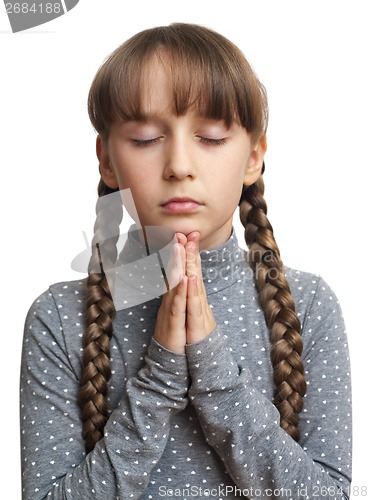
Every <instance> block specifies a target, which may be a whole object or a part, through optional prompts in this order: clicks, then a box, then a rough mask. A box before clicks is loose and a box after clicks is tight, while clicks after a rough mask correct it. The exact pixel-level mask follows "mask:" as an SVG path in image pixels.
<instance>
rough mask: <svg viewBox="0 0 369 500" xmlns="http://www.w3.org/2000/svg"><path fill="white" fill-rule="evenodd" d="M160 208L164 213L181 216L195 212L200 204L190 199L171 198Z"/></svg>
mask: <svg viewBox="0 0 369 500" xmlns="http://www.w3.org/2000/svg"><path fill="white" fill-rule="evenodd" d="M161 206H162V208H163V209H164V210H165V211H166V212H170V213H175V214H181V213H191V212H195V211H196V210H198V209H199V207H201V206H202V203H200V202H198V201H196V200H193V199H192V198H171V199H170V200H168V201H166V202H164V203H162V204H161Z"/></svg>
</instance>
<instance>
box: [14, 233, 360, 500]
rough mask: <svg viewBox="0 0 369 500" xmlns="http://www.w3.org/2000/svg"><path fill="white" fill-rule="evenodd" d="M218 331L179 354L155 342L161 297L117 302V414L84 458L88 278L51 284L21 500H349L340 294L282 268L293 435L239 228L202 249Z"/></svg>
mask: <svg viewBox="0 0 369 500" xmlns="http://www.w3.org/2000/svg"><path fill="white" fill-rule="evenodd" d="M201 257H202V266H203V276H204V282H205V286H206V290H207V295H208V301H209V304H210V305H211V307H212V308H213V313H214V317H215V319H216V321H217V324H218V327H217V328H216V330H215V331H213V332H212V333H211V334H210V335H209V336H208V337H207V338H205V339H204V340H202V341H201V342H199V343H197V344H194V345H188V346H187V347H186V354H183V355H181V354H175V353H172V352H170V351H168V350H166V349H165V348H163V347H161V346H160V345H159V344H158V343H157V342H156V341H155V340H154V339H153V330H154V326H155V320H156V314H157V310H158V308H159V305H160V300H161V299H160V297H158V298H155V299H153V300H150V301H149V302H146V303H145V304H140V305H137V306H134V307H132V308H128V309H127V308H126V309H124V310H121V311H118V313H117V316H116V318H115V320H114V334H113V338H112V341H111V358H112V378H111V380H110V382H109V407H110V418H109V420H108V423H107V425H106V427H105V436H104V438H103V439H101V440H100V441H99V442H98V444H97V445H96V447H95V449H94V450H93V451H92V452H91V453H89V454H88V455H87V456H86V454H85V452H84V443H83V440H82V437H81V429H82V425H81V421H80V409H79V406H78V402H77V393H78V390H79V380H80V373H81V351H82V348H81V343H82V342H81V339H82V335H83V331H84V307H85V306H84V294H85V289H86V281H85V280H81V281H73V282H67V283H58V284H55V285H52V286H51V287H50V288H49V290H48V291H46V292H45V293H43V294H42V295H41V296H40V297H39V298H38V299H37V300H36V301H35V302H34V304H33V305H32V307H31V308H30V311H29V314H28V316H27V319H26V324H25V333H24V344H23V354H22V368H21V442H22V445H21V446H22V481H23V498H24V499H26V500H38V499H43V498H53V499H65V500H75V499H84V500H86V499H101V500H110V499H116V498H119V499H131V498H132V499H137V498H141V499H154V500H158V499H160V498H169V497H174V498H182V499H186V500H191V499H192V498H195V497H199V498H214V499H216V500H218V499H219V500H220V499H221V500H229V499H236V498H250V499H257V498H286V499H291V500H297V499H320V498H324V499H327V498H329V499H333V498H348V497H349V486H350V481H351V394H350V391H351V387H350V364H349V352H348V346H347V338H346V333H345V327H344V323H343V319H342V315H341V310H340V306H339V304H338V302H337V299H336V297H335V295H334V293H333V292H332V290H331V289H330V288H329V287H328V285H327V284H326V283H325V282H324V281H323V280H322V279H321V278H320V277H318V276H316V275H312V274H308V273H303V272H299V271H295V270H292V269H289V268H287V269H286V275H287V278H288V280H289V283H290V286H291V289H292V293H293V295H294V298H295V300H296V305H297V308H298V313H299V317H300V320H301V323H302V331H303V341H304V351H303V361H304V366H305V375H306V379H307V383H308V388H307V394H306V396H305V398H304V409H303V411H302V413H301V414H300V417H301V418H300V430H301V439H300V442H299V443H298V444H297V443H296V442H295V441H294V440H293V439H291V438H290V437H289V436H288V435H287V434H286V433H285V432H284V431H283V430H282V429H281V428H280V426H279V413H278V411H277V410H276V408H275V406H274V405H273V403H272V400H273V391H274V384H273V379H272V376H273V375H272V372H273V370H272V365H271V361H270V340H269V331H268V328H267V326H266V324H265V319H264V315H263V312H262V310H261V308H260V306H259V303H258V298H257V291H256V289H255V286H254V283H253V279H252V272H251V270H250V268H249V266H248V264H247V263H246V261H245V259H244V252H243V250H241V249H240V248H239V247H238V243H237V241H236V237H235V236H232V237H231V238H230V240H229V241H228V242H227V243H226V245H225V246H223V247H220V248H218V249H216V250H211V251H203V252H202V253H201Z"/></svg>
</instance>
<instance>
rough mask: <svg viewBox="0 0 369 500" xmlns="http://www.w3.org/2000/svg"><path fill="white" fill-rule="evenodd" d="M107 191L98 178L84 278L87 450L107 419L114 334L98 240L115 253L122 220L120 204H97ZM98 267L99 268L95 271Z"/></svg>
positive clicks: (82, 398) (83, 387) (83, 388)
mask: <svg viewBox="0 0 369 500" xmlns="http://www.w3.org/2000/svg"><path fill="white" fill-rule="evenodd" d="M109 192H111V191H110V190H109V188H107V186H106V185H105V184H104V182H103V181H102V180H100V183H99V187H98V194H99V200H98V203H97V206H96V222H95V226H94V238H93V242H92V257H91V260H90V265H89V275H88V278H87V292H86V330H85V333H84V336H83V357H82V377H81V388H80V392H79V403H80V406H81V410H82V413H81V419H82V422H83V432H82V435H83V438H84V440H85V448H86V453H89V452H90V451H91V450H93V448H94V446H95V444H96V443H97V441H99V440H100V439H101V438H102V437H103V431H104V426H105V424H106V421H107V420H108V406H107V401H106V397H107V383H108V381H109V379H110V376H111V367H110V347H109V344H110V339H111V336H112V334H113V318H114V315H115V307H114V303H113V300H112V296H111V293H110V290H109V286H108V282H107V279H106V276H105V273H104V270H103V269H102V266H101V259H100V255H99V249H98V247H97V243H100V242H102V241H104V245H105V244H106V243H107V244H109V245H110V246H111V248H109V256H110V255H113V254H114V253H115V256H116V241H117V238H118V237H119V222H120V220H121V215H120V218H119V221H117V215H116V212H117V210H119V207H114V209H115V210H114V213H113V214H112V212H113V211H109V210H106V208H105V210H104V208H102V204H101V203H100V204H99V201H100V199H101V198H100V197H102V196H104V195H105V194H108V193H109ZM120 211H122V206H120ZM107 212H109V214H108V213H107ZM118 213H119V212H118ZM120 213H121V212H120ZM109 215H110V216H109ZM107 223H108V224H110V227H109V225H108V226H107ZM117 224H118V228H117ZM113 225H114V227H113ZM109 231H110V233H111V234H113V235H117V236H116V238H110V239H107V238H109V234H108V235H107V232H109ZM104 235H105V236H104ZM97 270H100V271H101V272H96V271H97Z"/></svg>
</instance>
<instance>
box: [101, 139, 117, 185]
mask: <svg viewBox="0 0 369 500" xmlns="http://www.w3.org/2000/svg"><path fill="white" fill-rule="evenodd" d="M96 155H97V157H98V159H99V163H100V175H101V178H102V180H103V181H104V183H105V184H106V185H107V186H108V187H110V188H111V189H116V188H117V187H118V182H117V178H116V176H115V172H114V169H113V167H112V165H111V161H110V158H109V154H108V144H107V141H104V140H103V139H102V138H101V137H100V135H98V136H97V138H96Z"/></svg>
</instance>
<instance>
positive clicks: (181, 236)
mask: <svg viewBox="0 0 369 500" xmlns="http://www.w3.org/2000/svg"><path fill="white" fill-rule="evenodd" d="M175 237H176V238H177V242H178V243H180V244H181V245H183V246H185V244H186V243H187V237H186V235H184V234H183V233H176V234H175Z"/></svg>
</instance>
